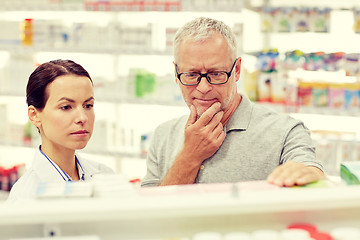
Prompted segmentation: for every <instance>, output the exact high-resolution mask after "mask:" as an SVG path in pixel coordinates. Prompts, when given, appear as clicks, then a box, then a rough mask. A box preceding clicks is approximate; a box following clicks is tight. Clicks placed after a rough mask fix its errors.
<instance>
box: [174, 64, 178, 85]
mask: <svg viewBox="0 0 360 240" xmlns="http://www.w3.org/2000/svg"><path fill="white" fill-rule="evenodd" d="M173 64H174V76H175V83H176V84H179V79H178V78H177V75H176V64H175V62H174V61H173Z"/></svg>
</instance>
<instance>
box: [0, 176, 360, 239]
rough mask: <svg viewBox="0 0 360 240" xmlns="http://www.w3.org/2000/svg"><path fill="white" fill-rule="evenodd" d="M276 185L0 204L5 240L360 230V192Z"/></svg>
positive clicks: (119, 193)
mask: <svg viewBox="0 0 360 240" xmlns="http://www.w3.org/2000/svg"><path fill="white" fill-rule="evenodd" d="M268 185H270V184H266V183H264V182H259V183H258V182H253V183H248V185H247V184H246V183H245V184H244V183H239V184H205V185H204V184H196V185H186V186H170V187H161V188H149V189H136V191H130V190H127V191H126V190H122V191H121V190H118V191H114V192H112V193H111V194H110V195H108V196H109V197H95V198H83V199H79V198H77V199H71V198H68V199H53V200H51V199H50V200H45V199H42V200H37V201H29V202H26V204H24V203H22V202H20V203H18V204H5V203H0V231H1V233H2V234H1V237H0V239H7V238H15V237H17V238H19V237H27V238H29V237H41V236H43V234H44V230H45V229H48V228H49V227H51V228H53V229H56V233H61V235H62V236H78V235H98V236H99V237H100V238H101V239H103V240H110V239H134V240H140V239H164V238H178V237H188V238H190V237H191V236H192V235H194V234H195V233H198V232H203V231H216V232H219V233H222V234H224V233H227V232H230V231H245V232H251V231H255V230H260V229H272V230H278V231H279V230H282V229H285V228H286V226H288V225H289V224H293V223H300V222H301V223H310V224H314V225H315V226H317V228H318V229H319V230H321V231H330V230H331V229H333V228H335V227H356V228H360V218H359V217H358V216H359V214H360V187H359V186H336V187H325V188H275V187H274V186H268ZM69 216H71V217H69ZM18 229H21V231H18ZM45 234H46V233H45Z"/></svg>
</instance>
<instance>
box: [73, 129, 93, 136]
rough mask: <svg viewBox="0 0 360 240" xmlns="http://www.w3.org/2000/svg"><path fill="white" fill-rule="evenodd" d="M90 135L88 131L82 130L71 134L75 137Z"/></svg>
mask: <svg viewBox="0 0 360 240" xmlns="http://www.w3.org/2000/svg"><path fill="white" fill-rule="evenodd" d="M88 134H89V132H88V131H86V130H80V131H76V132H73V133H71V135H75V136H78V137H85V136H87V135H88Z"/></svg>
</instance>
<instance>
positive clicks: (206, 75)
mask: <svg viewBox="0 0 360 240" xmlns="http://www.w3.org/2000/svg"><path fill="white" fill-rule="evenodd" d="M237 60H238V59H237V58H236V59H235V61H234V64H233V66H232V67H231V70H230V71H229V72H226V71H214V72H207V73H200V72H181V73H178V71H177V64H175V71H176V77H177V78H178V79H179V81H180V83H181V84H182V85H184V86H196V85H199V83H200V82H201V79H202V78H203V77H205V78H206V81H208V83H210V84H211V85H222V84H225V83H227V82H228V81H229V78H230V77H231V74H232V72H233V70H234V67H235V65H236V62H237ZM185 73H196V74H199V75H200V76H199V77H198V79H197V83H195V84H185V83H183V82H182V81H181V79H180V76H181V75H182V74H185ZM211 73H226V75H227V79H226V81H225V82H223V83H212V82H211V79H210V78H208V74H211Z"/></svg>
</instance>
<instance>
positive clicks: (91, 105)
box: [85, 103, 94, 109]
mask: <svg viewBox="0 0 360 240" xmlns="http://www.w3.org/2000/svg"><path fill="white" fill-rule="evenodd" d="M93 107H94V104H91V103H89V104H86V105H85V108H89V109H90V108H93Z"/></svg>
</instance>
